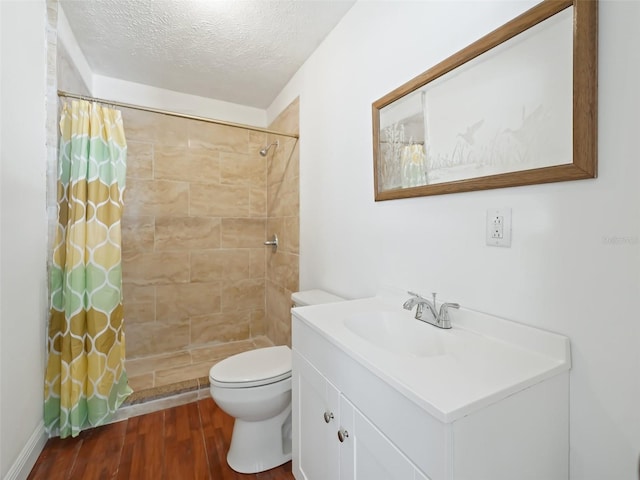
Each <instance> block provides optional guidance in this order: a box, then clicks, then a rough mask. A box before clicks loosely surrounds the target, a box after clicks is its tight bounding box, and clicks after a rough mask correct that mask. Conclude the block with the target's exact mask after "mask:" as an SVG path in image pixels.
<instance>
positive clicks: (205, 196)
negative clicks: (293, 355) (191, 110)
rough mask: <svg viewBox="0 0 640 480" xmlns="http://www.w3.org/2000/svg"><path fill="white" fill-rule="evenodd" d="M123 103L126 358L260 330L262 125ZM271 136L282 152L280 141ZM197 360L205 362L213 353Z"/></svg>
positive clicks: (172, 359)
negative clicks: (245, 125)
mask: <svg viewBox="0 0 640 480" xmlns="http://www.w3.org/2000/svg"><path fill="white" fill-rule="evenodd" d="M122 113H123V121H124V125H125V134H126V137H127V144H128V162H127V163H128V165H127V186H126V193H125V211H124V218H123V231H122V244H123V283H124V286H123V288H124V306H125V320H126V347H127V358H128V360H133V361H135V359H140V358H141V357H149V356H159V355H161V356H162V357H157V358H158V362H162V359H163V358H164V359H166V360H168V362H167V365H166V367H169V366H171V367H176V366H178V365H179V364H180V362H181V360H180V357H181V355H182V356H184V355H187V356H188V355H189V352H190V351H193V350H194V349H200V350H199V351H203V350H202V349H201V347H204V346H208V345H218V344H223V343H227V342H236V341H242V340H247V339H252V338H256V337H260V336H263V335H265V334H266V333H267V327H266V320H265V304H266V300H265V279H266V262H267V255H270V250H269V249H268V248H266V247H264V245H263V243H264V241H265V240H266V239H267V204H268V198H267V165H268V162H270V161H271V158H272V154H273V149H272V150H271V151H270V154H269V156H268V157H267V158H264V157H261V156H260V155H259V153H258V152H259V151H260V149H261V148H262V147H264V146H265V144H266V142H267V135H266V134H264V133H258V132H253V131H249V130H246V129H241V128H235V127H228V126H220V125H215V124H211V123H206V122H200V121H196V120H190V119H184V118H178V117H172V116H167V115H162V114H155V113H148V112H142V111H139V110H132V109H126V108H123V109H122ZM271 136H272V135H270V137H271ZM275 138H276V137H274V139H275ZM277 138H278V139H279V140H280V141H281V145H282V146H281V148H280V149H279V151H280V152H283V156H286V148H287V147H284V145H285V144H287V146H289V143H288V142H287V141H286V140H285V139H284V137H277ZM293 147H294V145H293V143H291V144H290V147H289V156H290V154H291V149H293ZM296 163H297V160H296ZM296 168H297V167H296ZM272 175H275V172H273V173H272ZM296 181H297V177H296ZM278 201H279V200H278ZM278 201H276V200H275V198H274V199H272V200H270V203H275V204H276V205H277V202H278ZM296 202H297V191H296ZM295 208H296V209H297V203H296V207H295ZM293 229H294V228H293V227H292V228H291V230H293ZM286 236H287V235H286V234H283V235H282V237H283V238H284V237H286ZM297 237H298V232H297V230H296V231H295V238H296V240H295V241H296V242H297ZM296 282H297V266H296ZM289 317H290V314H289V312H288V309H287V312H286V316H285V318H286V321H289ZM272 341H273V342H275V343H277V342H276V339H275V338H272ZM285 343H286V342H285ZM172 354H176V355H172ZM202 360H203V363H204V365H203V367H204V366H206V364H207V363H208V364H211V363H210V362H211V360H212V359H210V358H208V359H207V358H203V359H202ZM194 361H195V360H194V359H193V358H192V359H191V362H186V363H187V364H188V363H193V362H194ZM205 371H206V370H205ZM183 378H184V379H188V378H189V376H188V374H186V376H184V377H183Z"/></svg>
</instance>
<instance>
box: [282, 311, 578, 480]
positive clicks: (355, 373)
mask: <svg viewBox="0 0 640 480" xmlns="http://www.w3.org/2000/svg"><path fill="white" fill-rule="evenodd" d="M358 302H360V303H358ZM338 305H340V306H338ZM374 307H375V308H378V307H377V303H375V302H374V301H373V300H371V301H369V302H366V301H365V300H362V301H355V300H354V301H349V302H342V303H340V304H335V306H322V305H318V306H313V307H303V309H294V310H293V316H292V349H293V365H292V376H293V378H292V381H293V392H292V393H293V399H292V400H293V402H292V415H293V417H292V420H293V432H292V437H293V474H294V477H295V478H296V480H351V479H356V480H396V479H397V480H513V479H516V478H517V479H518V480H541V479H544V480H566V479H567V478H568V456H569V442H568V421H569V419H568V416H569V407H568V405H569V402H568V398H569V381H568V379H569V365H570V363H569V360H562V358H563V355H564V354H559V355H558V358H560V360H558V361H556V359H555V358H554V357H549V356H548V355H546V354H545V353H544V351H542V354H539V353H537V352H538V350H535V349H536V348H537V343H544V341H546V340H544V339H545V338H546V337H545V336H547V335H555V334H549V333H548V332H541V333H538V334H537V335H539V336H541V337H540V338H542V339H543V340H540V341H539V340H538V339H536V337H535V334H534V335H533V337H527V336H526V335H525V336H524V337H523V336H522V335H521V333H523V331H522V328H523V327H521V326H518V325H515V326H514V327H513V328H514V329H516V333H517V334H515V335H513V337H514V338H526V340H523V341H522V343H523V344H524V347H516V348H511V347H506V346H505V343H504V342H503V341H500V342H495V341H494V340H486V341H488V342H490V345H488V346H487V345H485V346H482V345H480V346H478V345H476V344H475V343H469V345H468V346H467V347H468V348H467V350H465V352H464V353H462V354H461V355H463V356H457V355H458V354H457V353H455V352H454V353H453V354H451V355H449V356H441V357H433V358H431V359H423V360H420V359H413V358H409V359H407V358H399V357H398V358H396V356H394V355H395V354H386V353H384V352H382V351H381V350H379V349H373V348H370V347H369V346H368V345H366V344H365V343H364V342H362V341H360V340H358V339H357V338H356V337H355V336H353V335H351V334H349V333H348V332H346V330H345V328H344V327H343V323H344V318H348V316H349V315H352V314H354V312H359V311H360V310H364V309H365V308H370V309H372V308H374ZM490 325H494V323H490ZM496 325H501V324H500V323H499V322H498V323H497V324H496ZM430 328H432V327H430ZM526 328H530V327H526ZM524 333H526V332H524ZM469 335H472V334H469ZM473 335H475V333H474V334H473ZM465 338H466V337H465ZM483 338H485V339H486V338H490V337H483ZM531 338H533V339H534V340H531ZM470 341H471V342H475V341H476V340H474V339H473V338H471V340H470ZM477 341H478V342H479V343H481V342H483V341H485V340H482V339H478V340H477ZM491 342H495V345H494V344H493V343H491ZM536 342H537V343H536ZM549 342H550V343H551V344H553V345H557V350H558V351H559V352H564V351H565V350H563V349H564V347H565V340H564V337H562V338H555V337H553V338H550V340H549ZM554 342H555V343H554ZM485 347H487V348H485ZM478 352H481V355H480V354H479V353H478ZM476 354H478V355H479V356H478V358H479V359H480V360H478V361H477V362H476V361H475V360H474V361H472V362H468V360H467V358H465V357H464V356H465V355H476ZM566 354H567V355H566V356H567V358H569V357H568V351H566ZM510 355H511V356H510ZM473 358H474V359H475V357H473ZM549 358H551V359H550V360H549ZM523 359H524V360H523ZM525 360H526V361H525ZM514 361H522V362H523V363H522V364H523V365H524V366H525V367H524V369H523V371H524V372H525V374H526V375H530V372H534V373H535V374H536V375H537V376H536V377H531V375H530V376H529V377H528V379H527V378H526V377H525V378H524V380H522V381H520V380H519V379H518V377H517V371H516V370H517V369H514V368H513V365H514ZM400 362H407V363H406V365H407V366H406V367H402V368H399V367H398V366H401V365H405V363H400ZM490 362H492V363H490ZM563 362H566V364H565V363H563ZM396 367H398V368H397V369H396V370H393V368H396ZM436 367H437V368H439V369H440V370H437V369H436ZM463 367H464V368H472V369H474V368H475V370H473V371H472V372H471V374H469V376H468V377H467V374H462V373H460V372H459V371H458V372H456V370H455V368H458V369H460V368H463ZM412 368H413V370H412ZM442 369H449V370H446V371H444V372H443V370H442ZM449 371H450V372H451V374H450V376H447V375H445V374H448V373H449ZM514 371H516V373H515V374H514V373H513V372H514ZM518 371H519V370H518ZM389 372H392V373H391V374H390V373H389ZM395 372H398V373H395ZM549 372H551V373H549ZM404 373H406V374H407V375H415V376H417V377H418V383H417V384H418V386H422V388H423V389H424V390H425V391H427V392H428V391H429V389H430V388H434V389H437V388H442V386H443V385H445V386H446V385H450V388H451V389H452V390H451V391H455V392H460V394H459V395H458V393H456V396H455V398H453V397H452V396H451V395H449V394H448V396H447V395H445V396H444V397H443V398H445V399H449V398H452V399H453V400H455V401H456V402H458V405H460V406H459V407H458V408H457V410H453V409H452V410H438V408H437V405H436V406H435V407H434V406H432V405H433V403H430V402H429V398H427V399H426V401H425V400H424V397H420V396H417V395H416V393H415V392H416V390H417V388H416V389H410V388H407V387H405V385H406V383H404V382H401V381H397V380H396V378H400V376H401V375H402V374H404ZM441 373H442V374H441ZM456 375H457V376H456ZM474 375H475V376H474ZM412 378H414V377H412ZM503 378H508V379H509V381H510V383H509V384H508V388H504V389H503V390H501V391H498V390H496V389H495V388H493V390H491V389H490V387H493V385H496V384H498V385H503V384H506V383H505V382H503V383H498V382H497V380H501V379H503ZM532 378H534V379H532ZM461 379H462V380H461ZM447 382H449V383H447ZM485 382H486V383H487V385H488V387H487V389H486V394H485V393H484V391H483V390H482V385H484V384H485ZM491 382H493V383H491ZM518 382H519V383H518ZM467 383H473V388H471V387H469V388H467V386H468V385H467ZM465 388H466V390H465ZM478 391H480V393H482V394H484V395H485V396H480V395H478V394H477V393H476V392H478ZM465 394H468V396H469V397H471V394H473V398H474V399H475V400H474V401H473V402H472V403H465V401H466V397H464V395H465ZM434 398H436V399H438V398H440V397H438V396H434ZM459 398H462V400H458V399H459ZM338 432H342V435H343V441H342V442H341V441H340V439H339V437H338Z"/></svg>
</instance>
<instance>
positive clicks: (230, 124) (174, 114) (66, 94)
mask: <svg viewBox="0 0 640 480" xmlns="http://www.w3.org/2000/svg"><path fill="white" fill-rule="evenodd" d="M58 96H59V97H66V98H75V99H78V100H87V101H89V102H98V103H104V104H106V105H113V106H116V107H123V108H131V109H134V110H142V111H144V112H151V113H160V114H162V115H169V116H172V117H180V118H188V119H190V120H199V121H201V122H208V123H215V124H216V125H225V126H227V127H235V128H244V129H245V130H251V131H254V132H262V133H270V134H272V135H281V136H283V137H291V138H300V137H299V135H296V134H295V133H283V132H278V131H275V130H268V129H266V128H260V127H254V126H251V125H243V124H241V123H233V122H225V121H223V120H214V119H213V118H206V117H198V116H197V115H187V114H184V113H177V112H170V111H168V110H160V109H158V108H150V107H143V106H141V105H132V104H130V103H122V102H114V101H112V100H104V99H102V98H95V97H89V96H86V95H78V94H76V93H69V92H64V91H62V90H58Z"/></svg>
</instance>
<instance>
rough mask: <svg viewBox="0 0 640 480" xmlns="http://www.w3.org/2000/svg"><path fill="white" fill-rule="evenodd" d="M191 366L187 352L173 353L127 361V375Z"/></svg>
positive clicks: (189, 355)
mask: <svg viewBox="0 0 640 480" xmlns="http://www.w3.org/2000/svg"><path fill="white" fill-rule="evenodd" d="M184 365H191V354H190V353H189V352H188V351H180V352H174V353H170V354H165V355H154V356H151V357H144V358H136V359H127V361H126V368H127V373H128V374H131V375H142V374H145V373H148V372H154V371H156V370H160V369H167V368H172V367H179V366H184Z"/></svg>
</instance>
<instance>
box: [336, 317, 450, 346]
mask: <svg viewBox="0 0 640 480" xmlns="http://www.w3.org/2000/svg"><path fill="white" fill-rule="evenodd" d="M344 325H345V327H347V329H348V330H350V331H351V332H352V333H354V334H356V335H357V336H359V337H361V338H363V339H364V340H366V341H367V342H369V343H371V344H373V345H375V346H376V347H379V348H382V349H384V350H387V351H389V352H392V353H396V354H402V355H409V356H413V357H434V356H438V355H446V354H449V353H452V352H453V351H454V349H456V348H459V347H460V342H461V340H460V339H458V338H456V335H455V333H454V332H453V331H452V330H443V329H439V328H437V327H434V326H433V325H428V324H426V323H424V322H421V321H420V320H416V319H415V318H413V317H412V316H411V315H410V314H406V313H405V312H385V311H378V312H368V313H360V314H356V315H353V316H350V317H347V318H346V319H345V320H344Z"/></svg>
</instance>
